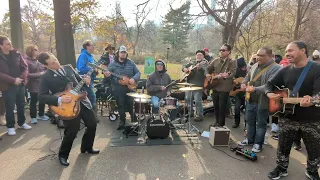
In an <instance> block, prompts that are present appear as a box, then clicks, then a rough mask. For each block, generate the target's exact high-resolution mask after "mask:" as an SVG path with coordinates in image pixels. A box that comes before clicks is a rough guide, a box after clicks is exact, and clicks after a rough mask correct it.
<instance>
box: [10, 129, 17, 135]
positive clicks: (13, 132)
mask: <svg viewBox="0 0 320 180" xmlns="http://www.w3.org/2000/svg"><path fill="white" fill-rule="evenodd" d="M8 135H9V136H14V135H16V130H15V129H14V128H8Z"/></svg>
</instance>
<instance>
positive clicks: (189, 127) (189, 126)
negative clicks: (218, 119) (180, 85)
mask: <svg viewBox="0 0 320 180" xmlns="http://www.w3.org/2000/svg"><path fill="white" fill-rule="evenodd" d="M185 93H186V96H185V100H186V97H187V91H186V92H185ZM192 97H193V96H192V91H190V102H189V103H190V104H189V105H190V107H189V108H188V111H189V112H188V119H187V120H188V122H186V124H185V125H186V132H187V134H188V136H191V137H195V136H197V133H199V134H201V133H200V130H199V129H198V128H197V127H196V126H194V125H193V124H191V112H192V109H191V107H192V104H191V103H193V101H192V99H193V98H192ZM185 102H186V101H185ZM187 106H188V105H187ZM194 131H196V132H197V133H196V134H193V133H192V132H194Z"/></svg>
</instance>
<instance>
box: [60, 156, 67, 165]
mask: <svg viewBox="0 0 320 180" xmlns="http://www.w3.org/2000/svg"><path fill="white" fill-rule="evenodd" d="M59 161H60V164H61V165H63V166H69V160H68V158H65V157H59Z"/></svg>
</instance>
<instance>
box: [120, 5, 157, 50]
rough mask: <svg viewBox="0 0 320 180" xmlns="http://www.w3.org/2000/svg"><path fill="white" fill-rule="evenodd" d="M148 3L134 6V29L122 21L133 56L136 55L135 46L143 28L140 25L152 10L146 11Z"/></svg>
mask: <svg viewBox="0 0 320 180" xmlns="http://www.w3.org/2000/svg"><path fill="white" fill-rule="evenodd" d="M149 2H150V0H147V1H146V2H144V3H141V4H138V5H136V11H135V12H134V15H135V22H136V25H135V27H134V28H133V27H129V26H128V24H127V23H126V21H123V22H124V24H125V27H126V31H127V36H128V39H129V41H130V42H131V44H132V49H133V55H135V54H136V46H137V44H138V42H139V38H140V35H141V31H142V28H143V26H142V24H143V22H144V21H145V20H146V18H147V16H148V15H149V14H150V12H151V10H152V8H149V9H147V6H148V4H149Z"/></svg>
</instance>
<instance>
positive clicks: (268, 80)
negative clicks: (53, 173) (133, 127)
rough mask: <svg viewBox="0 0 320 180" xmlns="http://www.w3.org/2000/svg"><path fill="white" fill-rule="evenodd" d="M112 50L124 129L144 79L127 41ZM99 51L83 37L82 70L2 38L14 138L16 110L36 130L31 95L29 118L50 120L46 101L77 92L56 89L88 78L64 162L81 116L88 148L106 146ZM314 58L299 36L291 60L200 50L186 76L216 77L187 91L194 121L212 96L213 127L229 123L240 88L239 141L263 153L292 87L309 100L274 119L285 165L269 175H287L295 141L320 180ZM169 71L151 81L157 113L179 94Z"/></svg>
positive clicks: (265, 53)
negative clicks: (99, 133) (99, 140)
mask: <svg viewBox="0 0 320 180" xmlns="http://www.w3.org/2000/svg"><path fill="white" fill-rule="evenodd" d="M105 50H106V53H104V54H103V55H102V56H101V59H100V62H101V63H102V66H103V68H105V69H106V70H105V71H103V72H102V73H103V75H104V79H103V83H104V84H106V85H107V86H109V87H110V88H111V89H112V92H113V95H114V97H115V99H116V102H117V108H118V112H119V116H120V120H119V125H118V128H117V129H118V130H123V129H125V124H126V111H128V109H130V108H132V103H133V99H132V98H131V97H129V96H127V93H129V92H134V90H133V89H132V88H130V87H131V85H134V84H136V83H137V82H138V81H139V80H140V76H141V73H140V71H139V69H138V68H137V65H136V64H135V63H134V61H133V60H131V59H129V57H128V51H127V48H126V47H125V46H120V47H119V49H117V51H116V52H115V50H116V49H115V47H113V46H111V45H108V46H107V47H106V48H105ZM93 52H94V44H93V43H92V42H91V41H86V42H84V43H83V49H82V50H81V54H80V56H79V58H78V60H77V65H76V68H77V70H78V72H77V71H76V70H74V69H73V67H72V66H70V65H60V63H59V60H58V59H57V58H56V57H55V56H54V55H53V54H51V53H46V52H42V53H40V52H39V50H38V48H37V47H35V46H30V47H27V48H26V52H25V54H26V56H25V57H24V56H23V55H22V54H21V53H20V52H19V51H17V50H15V49H13V47H12V44H11V42H10V40H9V39H8V38H6V37H0V91H1V96H0V118H1V121H0V123H1V125H6V126H7V128H8V135H15V134H16V131H15V122H16V121H15V115H14V113H15V112H14V111H15V108H16V111H17V117H18V120H17V124H18V126H20V127H21V128H24V129H27V130H29V129H31V128H32V127H31V126H30V125H28V124H27V123H26V117H25V104H26V103H25V93H26V92H28V93H29V94H30V98H31V99H30V118H31V121H30V122H31V124H37V123H38V120H43V121H47V120H49V117H47V116H46V115H45V114H44V111H45V104H48V105H51V106H59V105H61V104H63V103H66V104H67V103H70V102H71V101H72V99H71V97H68V96H67V97H65V96H64V97H57V96H55V95H54V94H55V93H57V92H62V91H64V89H65V87H66V85H67V84H68V83H69V82H73V85H74V86H76V85H77V84H78V83H79V81H80V80H82V79H83V80H84V82H85V83H84V85H83V87H82V90H83V91H85V92H87V97H86V98H85V99H82V100H81V105H80V113H79V115H78V116H76V117H75V118H74V119H72V120H68V121H65V122H64V124H65V133H64V138H63V141H62V144H61V147H60V150H59V161H60V163H61V164H62V165H64V166H68V165H69V153H70V151H71V148H72V144H73V141H74V139H75V138H76V135H77V132H78V130H79V127H80V120H81V119H82V120H83V121H84V124H85V126H86V127H87V129H86V131H85V133H84V136H83V138H82V144H81V153H90V154H97V153H99V150H95V149H93V144H94V139H95V133H96V126H97V123H98V122H99V119H98V118H97V115H96V112H95V111H96V110H97V102H96V101H97V100H96V95H95V92H94V84H93V81H94V79H95V78H96V76H97V75H98V73H99V71H98V70H97V69H94V73H92V74H91V76H90V77H88V76H87V73H88V72H89V71H90V70H91V67H89V66H88V64H87V63H96V62H95V60H94V58H93ZM311 59H312V60H310V59H309V55H308V49H307V45H306V44H305V43H303V42H299V41H295V42H291V43H289V44H288V46H287V47H286V51H285V57H284V58H282V56H280V55H274V53H273V51H272V49H271V48H269V47H261V48H260V49H259V50H258V51H257V53H256V54H254V55H253V56H252V57H251V59H250V60H249V63H248V64H247V63H246V61H245V59H244V58H239V59H237V60H233V59H232V47H231V46H230V45H228V44H224V45H222V46H221V48H220V49H219V56H218V57H217V58H213V57H211V56H210V54H209V49H208V48H204V49H203V50H197V51H196V52H195V58H194V60H191V61H190V62H188V63H186V64H183V65H182V69H181V70H182V72H184V73H189V75H188V76H187V78H186V81H187V82H188V83H191V84H194V85H195V86H200V87H203V85H204V82H205V81H206V79H210V78H214V81H213V82H214V83H213V84H210V86H209V87H208V88H203V89H201V90H197V91H195V92H193V93H188V92H187V93H186V99H185V100H186V101H185V102H186V105H187V107H190V109H191V110H192V111H191V112H189V113H191V116H192V117H194V121H203V120H204V113H203V104H202V103H203V98H202V96H203V94H206V95H207V96H211V97H212V100H213V104H214V116H215V121H213V122H212V125H211V126H215V127H223V126H225V120H226V116H227V114H228V112H229V104H230V95H231V92H236V93H235V94H233V95H232V96H234V98H235V114H234V125H233V126H232V127H233V128H238V127H240V126H241V112H242V111H245V116H244V124H245V130H246V132H247V133H246V134H247V136H246V138H245V139H244V140H243V141H241V142H239V145H242V146H252V151H253V152H255V153H259V152H261V151H262V150H263V145H264V140H265V135H266V131H267V126H268V124H269V119H270V114H269V106H268V105H269V103H268V102H269V99H277V98H280V96H279V94H276V93H275V90H276V88H282V87H286V88H289V89H290V90H293V93H294V94H298V96H299V97H301V98H302V100H301V102H300V103H299V104H298V105H297V106H296V108H295V113H294V114H293V115H290V114H278V115H277V116H272V117H271V124H272V125H271V131H272V132H274V133H277V134H276V135H274V136H273V138H274V139H277V140H279V141H278V142H279V145H278V151H277V161H276V162H277V164H278V165H277V167H276V168H275V169H274V170H273V171H271V172H270V173H269V174H268V176H269V178H271V179H279V178H280V177H282V176H287V175H288V173H287V168H288V165H289V154H290V150H291V146H292V144H293V143H294V144H295V149H297V150H300V149H301V139H303V142H304V144H305V146H306V150H307V152H308V160H307V171H306V175H307V176H308V177H309V178H310V179H319V175H318V168H319V163H320V152H319V149H320V124H319V119H320V109H319V108H317V107H316V106H315V104H313V103H312V101H311V99H312V97H314V96H316V95H318V94H319V92H320V53H319V51H317V50H316V51H314V53H313V54H312V56H311ZM190 67H195V68H192V69H191V68H190ZM166 68H167V67H166V66H165V63H164V62H163V61H162V60H156V61H155V71H154V72H153V73H152V74H150V75H149V76H148V79H147V81H146V90H147V93H148V94H149V95H150V96H151V102H152V113H154V114H157V113H159V102H160V100H161V99H162V98H165V97H168V96H170V95H171V93H172V88H171V86H170V84H171V82H172V79H171V77H170V73H168V72H167V69H166ZM213 75H214V76H213ZM119 76H121V77H127V78H128V82H127V84H123V82H120V81H119ZM241 78H242V79H241ZM238 79H241V80H240V81H239V80H238ZM26 89H27V91H26ZM294 94H292V96H294ZM190 99H192V100H193V102H194V105H195V111H194V112H193V109H194V108H192V107H193V103H191V104H190V103H189V102H190ZM191 102H192V101H191ZM129 112H130V115H131V120H132V121H135V119H136V118H137V117H136V116H135V114H133V113H132V111H129ZM4 116H5V118H4Z"/></svg>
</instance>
